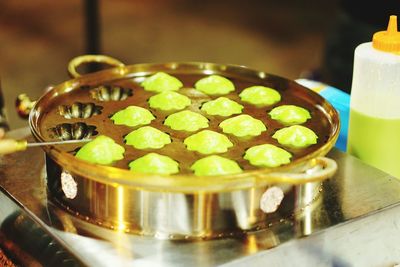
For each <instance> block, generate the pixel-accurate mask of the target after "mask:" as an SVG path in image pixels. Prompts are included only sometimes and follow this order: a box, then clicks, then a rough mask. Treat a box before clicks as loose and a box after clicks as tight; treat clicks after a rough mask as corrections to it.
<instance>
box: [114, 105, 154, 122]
mask: <svg viewBox="0 0 400 267" xmlns="http://www.w3.org/2000/svg"><path fill="white" fill-rule="evenodd" d="M154 119H155V117H154V116H153V114H151V112H150V111H148V110H147V109H145V108H142V107H137V106H129V107H127V108H125V109H123V110H120V111H118V112H117V113H115V114H114V115H113V116H112V117H111V120H113V121H114V123H115V124H117V125H126V126H131V127H135V126H138V125H146V124H149V123H150V122H151V121H152V120H154Z"/></svg>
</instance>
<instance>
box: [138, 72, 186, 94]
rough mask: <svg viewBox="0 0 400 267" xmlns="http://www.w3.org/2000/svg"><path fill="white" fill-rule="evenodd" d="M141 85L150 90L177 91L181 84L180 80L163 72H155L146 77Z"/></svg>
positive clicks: (158, 91)
mask: <svg viewBox="0 0 400 267" xmlns="http://www.w3.org/2000/svg"><path fill="white" fill-rule="evenodd" d="M141 85H142V86H143V87H144V90H146V91H150V92H157V93H160V92H164V91H177V90H179V88H181V87H182V86H183V84H182V82H181V81H180V80H178V79H177V78H175V77H174V76H171V75H169V74H167V73H165V72H157V73H156V74H153V75H151V76H150V77H148V78H146V79H145V80H144V81H143V82H142V83H141Z"/></svg>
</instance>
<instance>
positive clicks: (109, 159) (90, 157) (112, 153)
mask: <svg viewBox="0 0 400 267" xmlns="http://www.w3.org/2000/svg"><path fill="white" fill-rule="evenodd" d="M124 152H125V148H124V147H123V146H121V145H119V144H117V143H115V141H114V140H113V139H111V138H110V137H108V136H105V135H99V136H98V137H96V138H95V139H93V140H92V141H90V142H88V143H86V144H85V145H84V146H82V147H81V148H80V149H79V150H78V152H77V153H76V155H75V156H76V157H77V158H78V159H81V160H84V161H88V162H91V163H95V164H102V165H109V164H111V163H113V162H115V161H118V160H121V159H123V158H124Z"/></svg>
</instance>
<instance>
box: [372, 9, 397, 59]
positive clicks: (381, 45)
mask: <svg viewBox="0 0 400 267" xmlns="http://www.w3.org/2000/svg"><path fill="white" fill-rule="evenodd" d="M372 46H373V47H374V48H375V49H378V50H381V51H385V52H391V53H396V54H397V53H400V32H398V31H397V16H394V15H392V16H390V18H389V24H388V27H387V30H386V31H380V32H376V33H375V34H374V36H373V37H372Z"/></svg>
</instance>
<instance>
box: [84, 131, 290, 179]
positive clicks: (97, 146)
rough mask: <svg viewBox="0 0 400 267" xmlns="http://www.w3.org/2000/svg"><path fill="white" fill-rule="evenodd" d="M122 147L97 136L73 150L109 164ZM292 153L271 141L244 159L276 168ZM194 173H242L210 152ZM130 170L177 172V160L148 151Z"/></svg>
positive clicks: (121, 153)
mask: <svg viewBox="0 0 400 267" xmlns="http://www.w3.org/2000/svg"><path fill="white" fill-rule="evenodd" d="M124 152H125V149H124V147H123V146H121V145H119V144H117V143H115V141H114V140H113V139H111V138H110V137H107V136H105V135H100V136H98V137H96V138H95V139H94V140H92V141H91V142H89V143H87V144H85V145H84V146H83V147H82V148H81V149H79V151H78V152H77V153H76V157H77V158H79V159H82V160H85V161H88V162H91V163H94V164H102V165H110V164H112V163H113V162H115V161H118V160H121V159H123V158H124ZM291 157H292V155H291V154H290V153H289V152H287V151H286V150H284V149H282V148H279V147H277V146H274V145H271V144H263V145H257V146H253V147H251V148H249V149H247V150H246V153H245V155H244V159H246V160H248V161H249V162H250V163H251V164H252V165H254V166H259V167H277V166H280V165H283V164H287V163H289V162H290V158H291ZM190 168H191V170H193V172H194V174H195V175H198V176H209V175H223V174H234V173H240V172H242V171H243V170H242V168H240V166H239V165H238V164H237V163H236V162H235V161H233V160H231V159H227V158H224V157H221V156H218V155H210V156H207V157H204V158H201V159H199V160H197V161H196V162H194V163H193V164H192V166H191V167H190ZM129 169H130V170H131V171H133V172H140V173H157V174H176V173H178V172H179V163H178V162H177V161H175V160H173V159H172V158H170V157H168V156H164V155H160V154H158V153H154V152H152V153H148V154H146V155H144V156H143V157H140V158H137V159H135V160H133V161H131V162H130V163H129Z"/></svg>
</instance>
